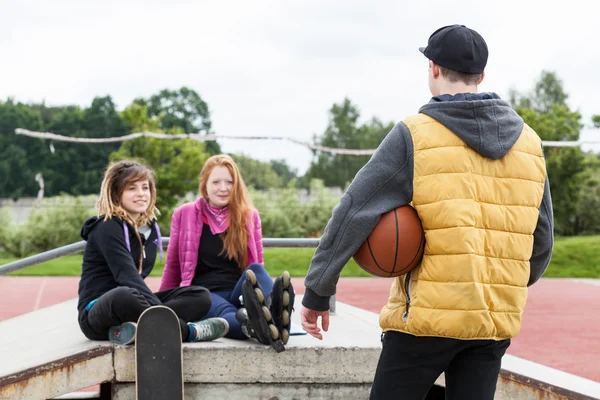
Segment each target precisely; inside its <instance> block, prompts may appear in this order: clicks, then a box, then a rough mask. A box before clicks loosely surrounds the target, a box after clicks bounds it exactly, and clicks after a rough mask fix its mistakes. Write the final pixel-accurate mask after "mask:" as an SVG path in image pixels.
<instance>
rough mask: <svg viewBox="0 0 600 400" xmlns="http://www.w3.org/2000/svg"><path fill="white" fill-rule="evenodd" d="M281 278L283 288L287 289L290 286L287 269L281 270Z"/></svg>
mask: <svg viewBox="0 0 600 400" xmlns="http://www.w3.org/2000/svg"><path fill="white" fill-rule="evenodd" d="M281 278H282V279H281V280H282V281H283V282H282V283H283V288H284V289H287V288H288V287H290V279H291V277H290V273H289V272H287V271H283V274H281Z"/></svg>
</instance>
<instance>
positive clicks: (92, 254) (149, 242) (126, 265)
mask: <svg viewBox="0 0 600 400" xmlns="http://www.w3.org/2000/svg"><path fill="white" fill-rule="evenodd" d="M124 224H127V230H128V232H129V244H130V248H131V251H130V250H129V249H128V246H127V241H126V237H125V228H124ZM151 227H152V231H151V233H150V236H149V237H148V239H145V238H144V235H141V234H140V237H141V239H142V245H143V247H144V252H145V257H144V259H143V262H142V273H141V274H140V273H139V272H138V265H139V257H140V251H141V248H140V243H139V240H138V238H137V236H136V234H135V230H134V229H135V228H134V227H133V226H131V225H130V224H129V223H127V222H124V221H123V220H121V219H119V218H116V217H112V218H111V219H109V220H107V221H104V216H99V217H91V218H88V219H87V220H86V221H85V222H84V224H83V227H82V228H81V237H82V238H83V239H84V240H86V241H87V244H86V246H85V250H84V253H83V264H82V268H81V279H80V281H79V302H78V304H77V310H78V311H79V315H80V316H81V314H82V313H83V312H84V311H85V307H86V306H87V304H88V303H89V302H90V301H92V300H94V299H97V298H98V297H100V296H102V295H103V294H104V293H106V292H108V291H109V290H112V289H114V288H116V287H119V286H127V287H130V288H133V289H137V290H138V291H139V292H140V293H141V294H142V295H143V296H144V297H145V298H146V300H147V301H148V303H149V304H150V305H159V304H161V302H160V300H159V299H158V297H156V295H155V294H154V293H152V291H151V290H150V288H148V286H147V285H146V283H145V282H144V278H146V277H147V276H148V275H149V274H150V272H151V271H152V268H154V262H155V261H156V252H157V250H158V241H159V234H158V231H157V228H156V224H155V223H152V224H151Z"/></svg>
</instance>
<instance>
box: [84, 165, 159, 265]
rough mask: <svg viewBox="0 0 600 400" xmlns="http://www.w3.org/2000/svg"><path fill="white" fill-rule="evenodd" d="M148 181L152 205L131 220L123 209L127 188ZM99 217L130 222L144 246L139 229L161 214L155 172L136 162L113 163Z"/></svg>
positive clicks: (98, 205)
mask: <svg viewBox="0 0 600 400" xmlns="http://www.w3.org/2000/svg"><path fill="white" fill-rule="evenodd" d="M141 180H147V181H148V185H149V186H150V204H149V205H148V208H147V209H146V212H144V213H143V214H141V215H140V216H139V217H138V218H137V220H134V219H133V218H131V216H130V215H129V213H128V212H127V211H125V209H123V207H121V196H122V195H123V192H124V191H125V188H126V187H127V186H128V185H130V184H132V183H135V182H138V181H141ZM96 208H97V209H98V215H104V220H105V221H107V220H109V219H110V218H112V217H117V218H121V219H122V220H124V221H127V222H129V223H130V224H131V225H133V226H134V227H135V228H136V229H134V231H135V235H136V236H137V238H138V241H139V243H140V247H141V246H142V238H141V237H140V233H139V232H138V230H137V228H138V227H139V226H143V225H145V224H148V223H150V222H151V221H153V220H155V219H156V214H160V212H159V211H158V209H157V208H156V184H155V182H154V172H153V171H152V170H151V169H150V168H149V167H147V166H145V165H143V164H141V163H139V162H136V161H129V160H123V161H117V162H112V163H110V164H109V165H108V167H107V168H106V172H105V173H104V178H103V179H102V186H101V187H100V197H99V198H98V201H97V202H96ZM142 262H143V254H142V252H141V251H140V260H139V265H138V270H139V272H142Z"/></svg>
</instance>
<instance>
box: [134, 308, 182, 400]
mask: <svg viewBox="0 0 600 400" xmlns="http://www.w3.org/2000/svg"><path fill="white" fill-rule="evenodd" d="M135 367H136V379H135V389H136V397H135V398H136V399H137V400H159V399H160V400H163V399H172V400H179V399H181V400H183V349H182V346H181V327H180V326H179V318H178V317H177V315H176V314H175V312H173V310H171V309H170V308H168V307H165V306H154V307H150V308H148V309H146V310H145V311H144V312H143V313H142V315H140V318H139V320H138V324H137V331H136V337H135Z"/></svg>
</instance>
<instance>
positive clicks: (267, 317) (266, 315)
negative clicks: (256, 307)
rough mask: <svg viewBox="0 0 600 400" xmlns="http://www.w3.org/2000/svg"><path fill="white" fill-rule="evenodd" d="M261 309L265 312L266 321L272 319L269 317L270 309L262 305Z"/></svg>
mask: <svg viewBox="0 0 600 400" xmlns="http://www.w3.org/2000/svg"><path fill="white" fill-rule="evenodd" d="M262 310H263V313H264V314H265V319H266V320H267V322H268V321H270V320H271V319H272V317H271V311H269V309H268V308H267V307H266V306H262Z"/></svg>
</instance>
